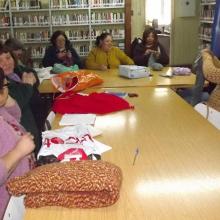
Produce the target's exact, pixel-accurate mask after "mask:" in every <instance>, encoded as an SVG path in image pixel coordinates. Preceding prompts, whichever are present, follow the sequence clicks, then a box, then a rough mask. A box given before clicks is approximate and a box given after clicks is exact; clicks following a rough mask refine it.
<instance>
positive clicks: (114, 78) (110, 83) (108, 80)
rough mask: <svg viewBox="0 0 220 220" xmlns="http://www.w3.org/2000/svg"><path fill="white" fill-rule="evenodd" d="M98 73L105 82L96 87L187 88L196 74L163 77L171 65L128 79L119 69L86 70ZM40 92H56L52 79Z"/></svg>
mask: <svg viewBox="0 0 220 220" xmlns="http://www.w3.org/2000/svg"><path fill="white" fill-rule="evenodd" d="M85 71H88V72H91V71H92V72H94V73H97V74H98V75H99V76H100V77H101V78H102V79H103V80H104V82H103V83H102V84H101V85H97V86H95V87H96V88H120V87H141V86H144V87H155V86H158V87H159V86H164V87H174V88H186V87H192V86H193V85H194V84H195V75H194V74H191V75H190V76H173V77H172V78H168V77H162V76H160V74H162V73H166V72H170V71H172V68H171V67H165V68H164V69H163V70H162V71H151V74H152V76H151V77H146V78H140V79H126V78H123V77H120V76H119V73H118V69H109V70H107V71H97V70H85ZM39 91H40V93H56V92H57V90H56V89H55V88H54V86H53V85H52V83H51V81H50V80H43V82H42V83H41V84H40V86H39Z"/></svg>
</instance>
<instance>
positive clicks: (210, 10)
mask: <svg viewBox="0 0 220 220" xmlns="http://www.w3.org/2000/svg"><path fill="white" fill-rule="evenodd" d="M214 13H215V8H214V6H213V5H206V6H205V7H202V8H201V10H200V17H201V18H203V19H208V20H212V19H213V17H214Z"/></svg>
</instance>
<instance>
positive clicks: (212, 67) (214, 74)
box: [202, 51, 220, 112]
mask: <svg viewBox="0 0 220 220" xmlns="http://www.w3.org/2000/svg"><path fill="white" fill-rule="evenodd" d="M202 58H203V74H204V76H205V78H206V79H207V80H208V81H210V82H213V83H216V84H217V86H216V88H215V89H214V90H213V92H212V93H211V95H210V97H209V99H208V102H207V103H208V105H209V106H211V107H212V108H214V109H215V110H217V111H219V112H220V60H218V58H217V57H215V56H213V55H212V54H211V53H210V52H208V51H203V52H202Z"/></svg>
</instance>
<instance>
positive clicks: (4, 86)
mask: <svg viewBox="0 0 220 220" xmlns="http://www.w3.org/2000/svg"><path fill="white" fill-rule="evenodd" d="M9 85H10V83H9V82H7V83H5V84H4V85H3V86H2V88H3V89H4V88H7V87H8V86H9Z"/></svg>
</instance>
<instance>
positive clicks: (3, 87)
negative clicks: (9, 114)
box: [0, 82, 10, 94]
mask: <svg viewBox="0 0 220 220" xmlns="http://www.w3.org/2000/svg"><path fill="white" fill-rule="evenodd" d="M9 85H10V83H9V82H7V83H5V84H3V86H2V88H1V89H0V93H1V94H2V93H3V91H4V89H5V88H8V86H9Z"/></svg>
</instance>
